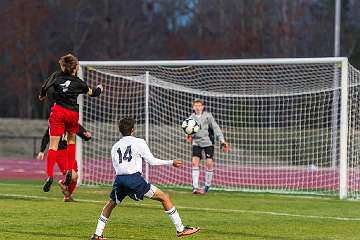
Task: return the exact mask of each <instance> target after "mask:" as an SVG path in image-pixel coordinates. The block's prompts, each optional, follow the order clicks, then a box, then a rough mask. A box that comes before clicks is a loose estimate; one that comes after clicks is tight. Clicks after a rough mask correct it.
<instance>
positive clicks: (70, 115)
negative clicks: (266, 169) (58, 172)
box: [64, 111, 79, 186]
mask: <svg viewBox="0 0 360 240" xmlns="http://www.w3.org/2000/svg"><path fill="white" fill-rule="evenodd" d="M65 129H66V132H67V157H68V159H67V160H68V171H67V173H66V179H65V183H64V184H65V186H69V185H70V183H71V180H72V166H73V163H74V162H75V161H76V160H75V152H76V147H75V141H76V133H77V132H79V113H78V112H74V111H66V120H65Z"/></svg>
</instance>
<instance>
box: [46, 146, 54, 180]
mask: <svg viewBox="0 0 360 240" xmlns="http://www.w3.org/2000/svg"><path fill="white" fill-rule="evenodd" d="M55 162H56V151H55V150H52V149H49V151H48V156H47V159H46V175H47V176H48V177H53V176H54V165H55Z"/></svg>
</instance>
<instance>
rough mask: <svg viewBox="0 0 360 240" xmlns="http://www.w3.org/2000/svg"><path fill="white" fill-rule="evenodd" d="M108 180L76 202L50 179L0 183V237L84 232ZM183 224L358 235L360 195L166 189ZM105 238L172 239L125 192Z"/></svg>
mask: <svg viewBox="0 0 360 240" xmlns="http://www.w3.org/2000/svg"><path fill="white" fill-rule="evenodd" d="M109 190H110V187H94V188H89V187H82V188H80V189H78V191H77V193H76V195H75V196H76V199H77V200H79V201H78V202H76V203H64V202H62V196H61V193H60V192H59V190H58V188H57V186H56V185H55V186H54V187H53V189H52V191H51V192H50V193H43V192H42V189H41V183H40V182H36V181H28V182H20V181H1V182H0V233H1V234H0V239H16V240H21V239H26V240H31V239H49V240H50V239H51V240H55V239H87V238H88V237H89V236H90V235H91V234H92V233H93V232H94V230H95V226H96V223H97V218H98V217H99V214H100V211H101V209H102V207H103V205H104V203H105V201H106V200H107V199H108V197H107V195H108V192H109ZM164 191H166V192H167V193H169V194H170V196H171V197H172V199H173V202H174V204H175V205H176V206H177V208H178V210H179V213H180V215H181V217H182V220H183V222H184V223H185V224H189V225H197V226H200V228H201V229H202V230H201V232H200V233H199V234H197V235H195V236H193V237H191V239H273V240H275V239H280V240H281V239H289V240H290V239H291V240H298V239H311V240H316V239H326V240H328V239H342V240H346V239H360V202H356V201H340V200H337V199H335V198H321V197H304V196H285V195H272V194H253V193H236V192H218V191H213V192H210V194H208V195H207V196H193V195H191V194H190V193H189V192H187V191H186V190H183V189H181V190H180V189H168V188H166V189H164ZM105 235H106V236H107V237H108V239H110V240H111V239H154V240H155V239H156V240H158V239H167V240H171V239H177V238H176V237H175V230H174V226H173V225H172V223H171V222H170V220H169V219H168V217H167V216H166V214H165V213H164V212H163V210H162V209H161V207H160V204H159V203H158V202H155V201H152V200H148V199H146V200H144V201H143V202H134V201H132V200H130V199H127V200H125V201H124V203H123V204H122V205H121V206H119V207H117V208H116V209H115V210H114V211H113V214H112V216H111V218H110V221H109V222H108V224H107V226H106V229H105Z"/></svg>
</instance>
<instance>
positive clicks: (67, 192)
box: [36, 124, 91, 202]
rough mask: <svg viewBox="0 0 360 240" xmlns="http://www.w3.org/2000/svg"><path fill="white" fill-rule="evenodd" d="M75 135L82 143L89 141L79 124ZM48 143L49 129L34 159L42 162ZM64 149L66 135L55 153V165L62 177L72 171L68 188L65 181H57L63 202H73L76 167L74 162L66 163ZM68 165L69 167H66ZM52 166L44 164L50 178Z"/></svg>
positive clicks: (86, 132) (65, 147)
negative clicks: (69, 170)
mask: <svg viewBox="0 0 360 240" xmlns="http://www.w3.org/2000/svg"><path fill="white" fill-rule="evenodd" d="M76 135H78V136H79V137H81V138H82V139H83V140H84V141H89V140H90V139H91V133H90V132H89V131H87V130H86V129H85V128H84V127H83V126H81V125H80V124H79V132H77V133H76ZM49 141H50V135H49V128H47V129H46V131H45V133H44V136H43V138H42V141H41V147H40V151H39V153H38V155H37V157H36V158H37V159H38V160H44V156H45V149H46V147H47V145H48V144H49ZM66 149H67V139H66V134H64V135H63V136H62V137H61V139H60V142H59V146H58V150H57V153H56V163H57V165H58V167H59V169H60V171H61V173H62V174H63V175H65V174H66V171H67V169H71V170H72V181H71V183H70V184H69V186H68V187H67V186H65V185H64V182H65V179H61V180H60V181H59V185H60V188H61V191H62V193H63V194H64V202H69V201H73V199H72V193H73V192H74V191H75V188H76V185H77V178H78V175H77V172H78V165H77V162H76V161H75V162H72V163H70V162H68V161H67V151H66ZM68 164H69V165H70V166H68ZM54 166H55V162H46V172H49V173H50V175H51V176H53V174H54Z"/></svg>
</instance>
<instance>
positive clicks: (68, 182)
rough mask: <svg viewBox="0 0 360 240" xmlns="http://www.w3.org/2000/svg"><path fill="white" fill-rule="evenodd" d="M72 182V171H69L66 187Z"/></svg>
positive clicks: (65, 182)
mask: <svg viewBox="0 0 360 240" xmlns="http://www.w3.org/2000/svg"><path fill="white" fill-rule="evenodd" d="M71 180H72V170H68V171H67V172H66V175H65V181H64V185H65V186H69V185H70V183H71Z"/></svg>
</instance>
